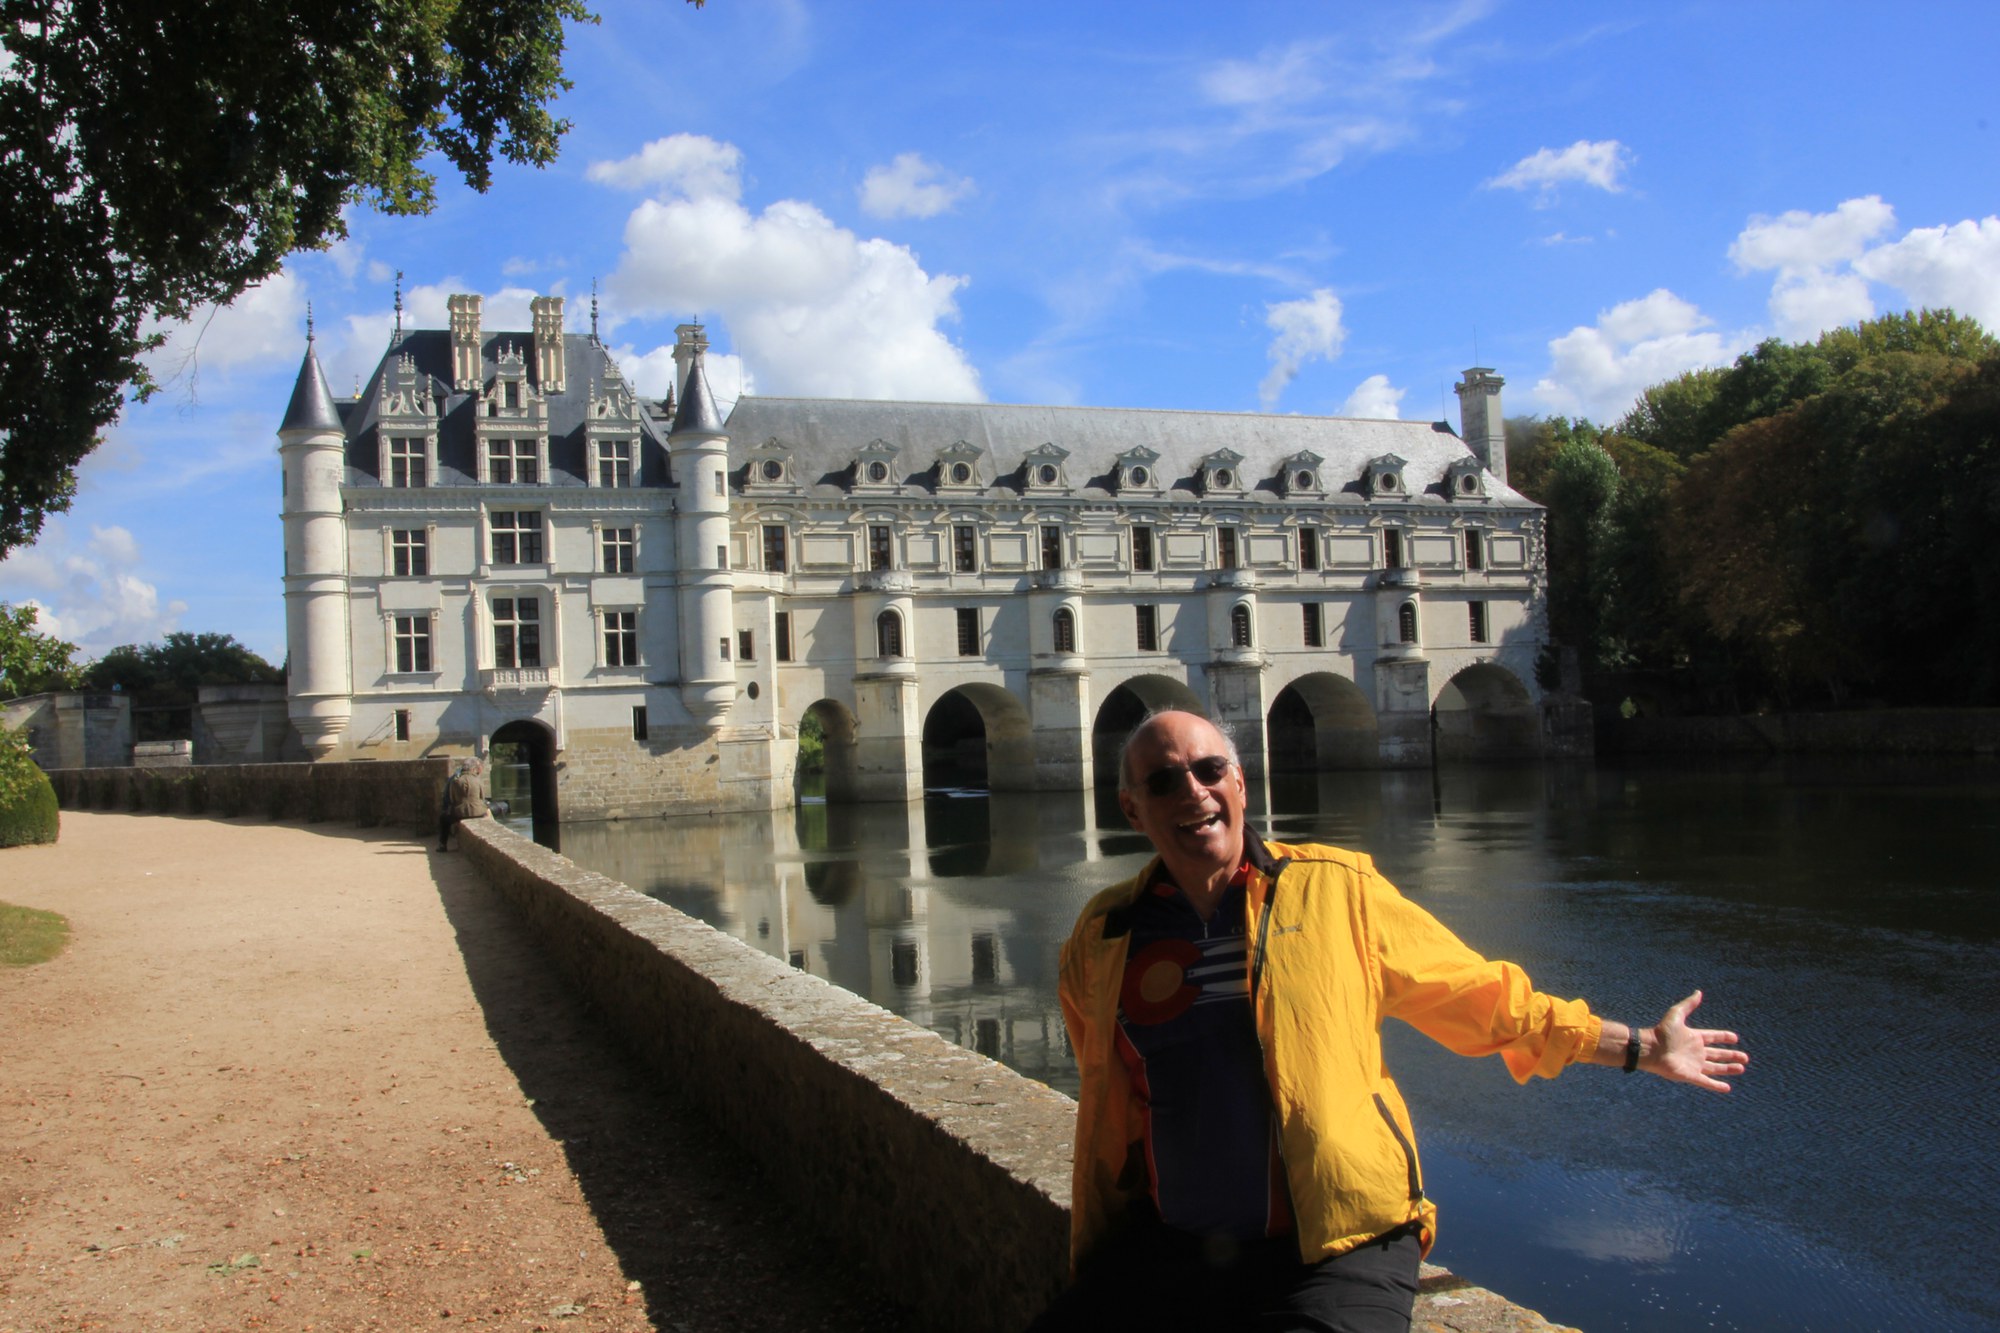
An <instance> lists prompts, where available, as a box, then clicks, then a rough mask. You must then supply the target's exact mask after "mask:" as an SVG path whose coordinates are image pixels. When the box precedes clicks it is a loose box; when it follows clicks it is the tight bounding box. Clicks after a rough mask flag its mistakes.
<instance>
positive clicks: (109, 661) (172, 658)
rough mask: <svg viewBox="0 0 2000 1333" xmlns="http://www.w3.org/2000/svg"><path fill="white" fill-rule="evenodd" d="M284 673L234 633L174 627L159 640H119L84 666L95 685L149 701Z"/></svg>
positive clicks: (183, 697) (163, 703)
mask: <svg viewBox="0 0 2000 1333" xmlns="http://www.w3.org/2000/svg"><path fill="white" fill-rule="evenodd" d="M284 678H285V676H284V673H283V672H282V671H280V670H278V668H276V667H274V666H272V665H271V664H270V663H269V662H266V661H265V660H264V659H263V658H262V657H260V656H258V655H257V654H256V653H254V652H252V651H250V649H248V648H246V647H244V646H243V645H242V644H241V643H238V642H237V641H236V636H234V635H232V634H189V633H186V632H185V631H176V632H175V633H172V634H169V635H167V637H166V638H165V639H163V640H161V641H160V642H159V643H148V644H144V645H135V644H129V643H127V644H121V645H120V646H118V647H116V648H113V649H112V650H111V651H110V652H108V653H106V654H105V655H104V656H103V657H100V658H98V659H97V660H96V661H95V662H92V663H91V664H90V665H89V666H88V667H86V668H85V669H84V672H83V681H84V684H85V685H86V686H88V687H89V688H91V689H93V690H111V689H115V690H119V691H121V692H123V693H125V694H129V695H132V696H133V698H134V700H135V702H137V703H139V704H141V705H143V706H147V707H181V706H185V705H187V704H191V703H193V702H194V701H195V698H196V694H197V692H198V691H199V690H200V688H201V687H202V686H203V685H254V684H275V683H276V682H278V681H282V680H283V679H284Z"/></svg>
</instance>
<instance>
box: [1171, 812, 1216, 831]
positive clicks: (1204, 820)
mask: <svg viewBox="0 0 2000 1333" xmlns="http://www.w3.org/2000/svg"><path fill="white" fill-rule="evenodd" d="M1221 822H1222V812H1221V811H1220V810H1217V811H1216V812H1215V813H1214V814H1212V815H1203V816H1202V817H1201V818H1200V819H1196V820H1192V821H1190V822H1188V823H1186V824H1177V825H1175V827H1176V828H1178V829H1180V831H1181V832H1183V833H1199V832H1201V831H1202V830H1203V829H1205V828H1207V827H1208V826H1209V825H1210V824H1220V823H1221Z"/></svg>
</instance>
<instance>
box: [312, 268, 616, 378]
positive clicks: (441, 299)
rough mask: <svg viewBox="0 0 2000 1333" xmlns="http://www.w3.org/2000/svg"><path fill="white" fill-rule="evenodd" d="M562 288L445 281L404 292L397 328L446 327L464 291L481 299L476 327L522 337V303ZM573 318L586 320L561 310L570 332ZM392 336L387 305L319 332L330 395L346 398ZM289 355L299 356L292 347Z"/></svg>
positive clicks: (525, 322) (527, 319)
mask: <svg viewBox="0 0 2000 1333" xmlns="http://www.w3.org/2000/svg"><path fill="white" fill-rule="evenodd" d="M562 289H563V284H561V283H555V284H552V286H551V288H550V290H548V291H546V292H538V291H536V290H534V289H533V288H531V287H502V288H501V289H500V290H499V291H497V292H480V291H478V290H477V289H476V288H475V287H473V286H472V285H471V284H470V283H468V282H466V281H465V280H464V279H463V278H459V277H455V276H447V277H445V278H443V279H441V280H439V281H437V282H429V283H424V284H422V285H421V286H416V287H410V288H406V289H405V290H404V292H403V328H404V329H405V330H408V329H448V328H450V327H451V306H450V300H451V298H452V297H453V296H454V295H457V294H458V293H460V292H467V293H473V294H476V295H478V296H479V297H480V298H481V299H480V308H479V322H480V326H481V327H482V328H484V329H486V330H487V331H488V332H493V331H495V330H509V331H517V332H520V333H523V334H525V333H527V332H528V330H529V329H531V328H533V327H534V319H533V316H532V315H531V313H530V311H529V309H528V303H529V302H531V301H533V300H534V299H535V298H536V297H537V296H549V295H561V294H562ZM579 316H580V317H581V318H582V319H584V320H586V321H587V320H588V319H589V317H590V316H589V312H588V309H587V308H586V309H585V310H583V311H578V310H575V309H567V310H565V311H564V321H563V322H564V324H565V325H566V326H567V327H569V328H571V329H575V328H577V327H579V325H578V322H577V321H578V318H579ZM395 331H396V311H395V307H394V306H393V305H390V306H386V307H384V308H382V309H380V310H366V311H362V312H360V313H358V314H351V315H349V316H347V318H346V319H344V320H342V321H341V322H340V323H339V324H337V325H335V326H333V327H332V328H327V327H325V326H322V327H321V329H320V331H319V346H318V352H319V363H320V368H321V369H322V370H324V371H325V372H326V380H327V384H328V386H329V387H330V388H332V390H333V391H334V393H335V394H336V395H342V396H344V395H346V394H349V393H352V392H353V391H354V385H355V382H356V380H357V378H361V379H365V378H366V377H367V376H368V375H370V374H372V373H373V372H374V369H375V366H376V364H377V363H378V362H380V361H381V359H382V354H383V353H384V352H386V351H388V350H389V339H390V338H391V337H392V336H393V335H394V334H395ZM291 355H292V356H293V357H297V356H298V355H299V348H298V346H297V344H296V343H295V344H294V345H293V347H292V349H291Z"/></svg>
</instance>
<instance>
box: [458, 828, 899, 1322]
mask: <svg viewBox="0 0 2000 1333" xmlns="http://www.w3.org/2000/svg"><path fill="white" fill-rule="evenodd" d="M430 854H431V855H435V853H430ZM432 869H433V878H434V879H435V881H436V883H437V886H438V896H439V898H440V900H441V901H442V902H443V904H444V910H445V915H446V916H447V917H448V918H449V920H450V921H451V924H452V928H453V930H454V931H455V932H456V933H457V936H458V945H459V950H460V952H461V953H462V954H463V955H464V958H465V966H466V973H467V975H468V976H469V977H470V978H471V982H472V990H473V994H474V996H475V997H476V998H477V999H478V1001H479V1005H480V1008H481V1009H482V1010H483V1011H484V1014H485V1018H486V1028H487V1031H488V1032H489V1033H490V1034H491V1035H492V1037H493V1040H494V1043H495V1044H496V1045H497V1046H498V1047H499V1050H500V1055H501V1058H502V1059H504V1060H505V1061H506V1062H507V1065H508V1067H509V1068H511V1069H512V1070H513V1071H514V1075H515V1077H516V1078H518V1079H519V1080H520V1083H521V1087H522V1090H523V1091H524V1092H525V1093H526V1095H527V1096H528V1097H530V1098H532V1099H533V1101H534V1111H535V1114H536V1115H537V1116H538V1117H540V1119H541V1122H542V1124H543V1125H544V1126H545V1127H546V1128H547V1130H548V1132H549V1134H550V1136H551V1137H552V1138H554V1139H555V1140H556V1142H557V1143H558V1144H560V1145H561V1147H562V1149H563V1152H564V1154H565V1155H566V1156H567V1158H568V1161H569V1167H570V1170H571V1171H573V1172H574V1173H575V1175H576V1178H577V1181H578V1183H579V1184H580V1185H581V1186H582V1189H583V1194H584V1198H585V1199H586V1200H587V1201H588V1204H589V1206H590V1209H591V1211H592V1213H593V1214H594V1215H595V1216H596V1218H597V1221H598V1225H599V1226H601V1227H602V1228H603V1230H604V1236H605V1239H606V1240H607V1241H608V1242H609V1243H610V1245H611V1248H612V1250H613V1251H614V1252H615V1253H616V1254H617V1256H618V1259H619V1262H620V1264H621V1265H622V1266H623V1268H624V1271H625V1275H626V1277H628V1278H630V1279H634V1280H636V1281H638V1282H639V1283H640V1284H641V1285H642V1287H643V1289H644V1293H645V1298H646V1305H647V1312H648V1314H649V1315H650V1316H651V1318H652V1320H653V1323H654V1325H655V1327H657V1328H659V1329H662V1330H668V1329H674V1330H688V1331H690V1333H707V1331H708V1330H725V1329H726V1330H732V1331H733V1330H737V1329H753V1328H754V1329H771V1330H808V1329H812V1330H830V1331H832V1333H850V1331H854V1333H860V1331H862V1330H867V1331H869V1333H875V1331H880V1333H906V1330H908V1329H910V1328H911V1327H912V1324H911V1322H910V1320H909V1317H908V1316H907V1314H905V1313H904V1312H903V1311H901V1310H899V1309H898V1308H896V1307H893V1306H890V1305H888V1304H887V1302H886V1299H885V1298H883V1297H881V1296H880V1295H878V1294H876V1293H875V1292H874V1291H872V1290H871V1288H870V1285H869V1284H868V1282H867V1281H866V1278H865V1275H862V1274H858V1273H856V1272H854V1271H853V1270H852V1269H849V1268H845V1267H837V1266H836V1265H835V1264H834V1263H833V1262H830V1261H829V1260H828V1259H827V1258H826V1257H824V1256H823V1255H822V1253H821V1252H820V1248H819V1247H817V1246H816V1245H815V1237H816V1235H817V1234H818V1233H819V1232H821V1231H822V1230H823V1229H825V1228H828V1227H833V1226H837V1225H839V1224H840V1220H839V1219H837V1218H816V1219H802V1218H801V1217H799V1216H798V1215H797V1213H796V1212H795V1211H794V1206H793V1205H792V1203H791V1201H790V1200H789V1199H787V1198H784V1197H782V1196H780V1195H778V1194H776V1193H775V1192H774V1190H773V1189H772V1188H771V1186H770V1185H769V1184H768V1183H767V1182H766V1181H765V1180H764V1179H763V1178H762V1176H761V1174H760V1173H759V1171H758V1169H757V1167H756V1165H755V1164H754V1163H753V1162H752V1161H751V1160H750V1159H749V1158H748V1157H746V1156H745V1155H743V1154H742V1153H741V1152H739V1151H738V1150H737V1149H736V1148H735V1147H734V1146H733V1145H731V1144H729V1143H728V1142H727V1141H725V1140H724V1139H723V1138H722V1137H721V1136H720V1135H719V1134H717V1133H716V1131H715V1130H714V1129H713V1128H712V1127H711V1126H710V1125H709V1124H708V1122H707V1121H706V1120H704V1119H703V1118H702V1116H701V1115H700V1114H699V1113H698V1112H697V1111H696V1110H695V1109H694V1108H693V1107H692V1106H691V1105H689V1104H688V1103H687V1102H685V1101H684V1100H683V1099H682V1098H680V1097H678V1096H676V1095H675V1094H674V1093H673V1091H672V1089H670V1088H668V1087H666V1086H665V1085H664V1083H663V1082H662V1077H661V1076H660V1075H656V1074H654V1073H653V1072H652V1071H651V1070H649V1069H647V1068H646V1067H645V1066H643V1065H642V1064H640V1063H639V1062H638V1061H637V1060H636V1059H634V1058H633V1057H632V1056H631V1055H630V1054H629V1053H628V1052H627V1051H626V1049H625V1048H624V1047H623V1046H622V1045H621V1044H620V1043H619V1041H618V1040H617V1038H616V1037H615V1035H614V1034H612V1033H611V1032H610V1031H608V1030H606V1029H605V1028H604V1027H602V1026H601V1025H600V1024H599V1023H598V1022H596V1021H595V1020H594V1016H593V1015H592V1014H591V1012H590V1011H589V1009H588V1008H587V1007H586V1005H585V1004H584V1003H583V1001H582V1000H581V999H580V998H579V997H578V996H577V995H576V994H575V993H574V992H572V991H571V990H570V989H569V988H568V986H567V985H566V984H565V983H564V982H563V981H562V979H561V977H560V975H559V974H558V973H557V972H556V971H555V968H554V965H553V964H552V963H551V962H550V961H549V960H548V959H547V958H546V957H545V956H544V955H543V954H542V952H541V951H540V949H539V948H538V947H537V945H536V943H535V941H534V939H533V937H532V935H531V934H530V933H529V932H528V931H527V929H526V928H525V927H524V926H523V924H522V923H521V922H520V920H519V919H518V918H516V917H515V916H514V915H513V913H512V912H511V911H510V910H509V909H508V907H507V905H506V904H505V903H504V902H502V901H501V900H500V899H498V898H497V897H496V896H494V895H493V893H492V892H491V891H490V890H489V889H488V888H487V887H486V885H485V883H484V881H482V880H481V879H480V878H479V876H478V875H477V873H476V872H474V871H473V869H472V867H471V865H470V864H469V863H468V862H466V861H463V860H460V859H459V857H458V856H457V855H455V854H454V855H450V856H444V857H438V859H437V861H436V862H435V863H434V864H433V867H432ZM801 1132H804V1133H812V1132H814V1129H813V1127H810V1126H802V1127H801ZM828 1148H829V1150H831V1151H838V1150H839V1145H838V1144H829V1145H828Z"/></svg>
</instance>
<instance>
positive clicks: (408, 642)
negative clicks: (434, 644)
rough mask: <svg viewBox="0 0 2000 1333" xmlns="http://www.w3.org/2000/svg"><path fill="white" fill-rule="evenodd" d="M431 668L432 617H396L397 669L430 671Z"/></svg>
mask: <svg viewBox="0 0 2000 1333" xmlns="http://www.w3.org/2000/svg"><path fill="white" fill-rule="evenodd" d="M430 669H431V618H430V617H429V616H397V617H396V670H398V671H429V670H430Z"/></svg>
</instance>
